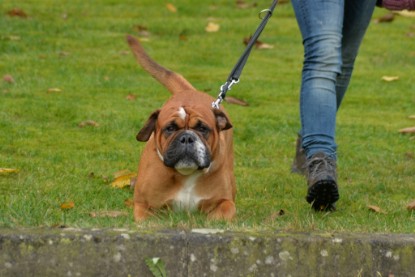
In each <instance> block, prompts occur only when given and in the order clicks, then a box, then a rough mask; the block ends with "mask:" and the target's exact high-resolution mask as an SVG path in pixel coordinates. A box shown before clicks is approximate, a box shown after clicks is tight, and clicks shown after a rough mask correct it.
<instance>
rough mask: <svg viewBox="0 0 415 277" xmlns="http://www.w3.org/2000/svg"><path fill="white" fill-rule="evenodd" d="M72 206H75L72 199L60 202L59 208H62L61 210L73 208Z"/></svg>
mask: <svg viewBox="0 0 415 277" xmlns="http://www.w3.org/2000/svg"><path fill="white" fill-rule="evenodd" d="M74 207H75V203H74V202H73V201H70V202H63V203H62V204H61V210H63V211H66V210H70V209H73V208H74Z"/></svg>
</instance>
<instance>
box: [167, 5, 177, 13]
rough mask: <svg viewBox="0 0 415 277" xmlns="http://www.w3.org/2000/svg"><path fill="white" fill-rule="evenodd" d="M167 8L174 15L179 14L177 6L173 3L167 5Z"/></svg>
mask: <svg viewBox="0 0 415 277" xmlns="http://www.w3.org/2000/svg"><path fill="white" fill-rule="evenodd" d="M166 8H167V9H168V10H169V11H170V12H172V13H176V12H177V8H176V6H174V5H173V4H172V3H167V4H166Z"/></svg>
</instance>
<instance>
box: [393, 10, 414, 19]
mask: <svg viewBox="0 0 415 277" xmlns="http://www.w3.org/2000/svg"><path fill="white" fill-rule="evenodd" d="M396 13H397V14H399V15H401V16H404V17H415V11H408V10H403V11H399V12H396Z"/></svg>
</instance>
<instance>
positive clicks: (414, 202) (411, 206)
mask: <svg viewBox="0 0 415 277" xmlns="http://www.w3.org/2000/svg"><path fill="white" fill-rule="evenodd" d="M406 208H407V209H408V211H413V210H415V200H412V202H410V203H409V204H408V205H406Z"/></svg>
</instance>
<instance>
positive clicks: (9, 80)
mask: <svg viewBox="0 0 415 277" xmlns="http://www.w3.org/2000/svg"><path fill="white" fill-rule="evenodd" d="M3 81H5V82H6V83H9V84H13V83H14V79H13V76H12V75H10V74H6V75H4V76H3Z"/></svg>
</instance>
